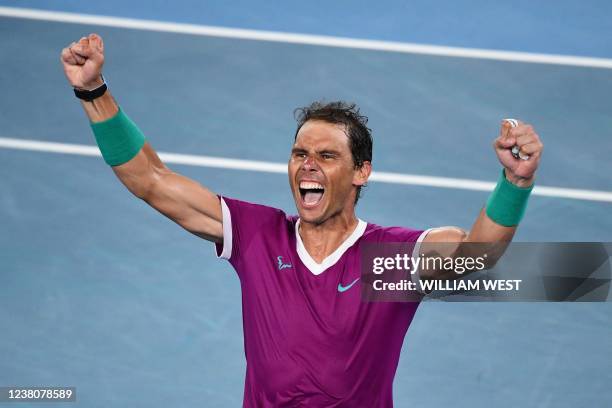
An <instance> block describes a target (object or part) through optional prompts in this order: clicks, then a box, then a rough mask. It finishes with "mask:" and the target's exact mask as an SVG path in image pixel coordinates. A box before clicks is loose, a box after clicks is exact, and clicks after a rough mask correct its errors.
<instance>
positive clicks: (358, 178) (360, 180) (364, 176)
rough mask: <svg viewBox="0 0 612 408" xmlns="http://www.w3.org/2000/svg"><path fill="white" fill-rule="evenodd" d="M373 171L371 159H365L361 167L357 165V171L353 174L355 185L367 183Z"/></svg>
mask: <svg viewBox="0 0 612 408" xmlns="http://www.w3.org/2000/svg"><path fill="white" fill-rule="evenodd" d="M371 173H372V163H371V162H369V161H364V162H363V164H362V165H361V167H357V168H356V169H355V173H354V174H353V185H354V186H363V185H364V184H365V183H367V182H368V179H369V178H370V174H371Z"/></svg>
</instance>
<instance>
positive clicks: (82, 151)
mask: <svg viewBox="0 0 612 408" xmlns="http://www.w3.org/2000/svg"><path fill="white" fill-rule="evenodd" d="M0 148H5V149H17V150H27V151H37V152H47V153H61V154H74V155H79V156H101V154H100V151H99V150H98V147H97V146H92V145H81V144H71V143H56V142H44V141H39V140H24V139H11V138H4V137H0ZM158 154H159V156H160V158H161V159H162V160H163V161H164V162H165V163H168V164H182V165H187V166H197V167H213V168H220V169H231V170H246V171H260V172H264V173H280V174H285V173H287V164H286V163H273V162H264V161H256V160H243V159H230V158H224V157H211V156H199V155H191V154H178V153H163V152H158ZM370 180H371V181H377V182H381V183H391V184H406V185H413V186H426V187H439V188H452V189H458V190H473V191H491V190H493V188H494V187H495V183H493V182H489V181H480V180H471V179H460V178H450V177H434V176H422V175H417V174H402V173H388V172H381V171H375V172H372V176H371V177H370ZM532 194H534V195H539V196H545V197H557V198H573V199H577V200H587V201H603V202H609V203H612V191H598V190H580V189H573V188H563V187H546V186H535V188H534V189H533V193H532Z"/></svg>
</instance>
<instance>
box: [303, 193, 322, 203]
mask: <svg viewBox="0 0 612 408" xmlns="http://www.w3.org/2000/svg"><path fill="white" fill-rule="evenodd" d="M322 196H323V193H320V192H313V191H308V192H306V194H304V202H305V203H306V204H316V203H318V202H319V200H320V199H321V197H322Z"/></svg>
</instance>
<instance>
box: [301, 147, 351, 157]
mask: <svg viewBox="0 0 612 408" xmlns="http://www.w3.org/2000/svg"><path fill="white" fill-rule="evenodd" d="M291 153H308V150H306V149H304V148H302V147H294V148H293V149H291ZM324 153H327V154H333V155H336V156H340V152H339V151H338V150H333V149H323V150H318V151H317V154H324Z"/></svg>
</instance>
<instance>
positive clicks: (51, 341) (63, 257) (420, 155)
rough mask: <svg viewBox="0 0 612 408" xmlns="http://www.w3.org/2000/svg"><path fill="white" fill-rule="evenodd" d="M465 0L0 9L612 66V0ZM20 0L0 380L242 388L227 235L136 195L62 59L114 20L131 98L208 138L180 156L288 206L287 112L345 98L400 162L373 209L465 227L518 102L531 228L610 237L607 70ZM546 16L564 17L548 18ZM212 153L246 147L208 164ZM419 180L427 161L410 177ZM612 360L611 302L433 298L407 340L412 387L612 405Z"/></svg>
mask: <svg viewBox="0 0 612 408" xmlns="http://www.w3.org/2000/svg"><path fill="white" fill-rule="evenodd" d="M450 3H451V2H448V4H446V3H445V2H441V3H440V4H439V6H440V7H441V8H442V9H444V7H445V6H447V7H449V8H448V9H447V10H448V11H449V12H448V14H443V13H441V12H440V11H439V10H440V9H439V8H434V7H433V6H429V5H427V4H425V2H416V3H414V6H413V8H407V7H404V6H401V4H400V3H396V2H388V3H384V2H383V3H380V4H379V5H377V6H376V7H374V5H373V4H371V5H366V4H358V5H352V7H353V8H354V10H353V11H354V13H352V14H350V16H351V17H346V18H344V17H345V13H348V11H347V8H348V7H349V6H350V5H351V4H350V3H347V2H341V3H338V4H336V5H334V6H330V7H329V8H325V9H323V6H324V3H314V4H313V7H312V8H307V7H305V6H297V5H296V6H292V7H288V6H286V5H285V6H284V7H281V6H278V7H276V8H275V7H273V6H271V5H270V4H260V5H259V6H257V2H255V3H251V2H234V3H232V5H231V6H227V5H226V6H223V5H222V4H221V2H211V3H207V5H206V6H203V5H200V4H199V2H179V3H172V4H171V5H170V4H169V3H166V2H161V1H157V2H152V3H151V4H150V5H149V6H142V7H137V6H135V5H130V6H125V5H123V4H122V3H119V2H117V1H113V2H104V4H95V5H83V4H80V3H79V2H70V1H59V2H34V1H19V2H17V1H0V6H9V7H45V8H47V9H49V10H55V11H66V12H73V13H88V14H93V15H113V16H116V17H125V18H134V19H147V20H159V21H168V22H173V23H189V24H194V25H213V26H222V27H233V28H245V29H252V30H272V31H279V32H299V33H305V34H311V35H327V36H341V37H350V38H360V39H372V40H381V41H397V42H414V43H426V44H434V45H447V46H456V47H472V48H487V49H495V48H497V49H499V50H508V51H518V52H523V51H526V52H530V53H539V54H546V55H547V54H563V55H566V56H567V55H569V56H571V55H574V56H578V57H584V58H591V57H593V58H598V60H597V61H599V62H601V63H602V64H604V65H605V64H610V66H611V67H612V63H610V61H611V60H609V59H608V58H612V48H610V47H611V45H610V42H609V41H604V39H605V38H610V37H609V35H611V34H612V33H610V31H611V29H610V27H609V26H608V25H605V24H603V16H605V15H610V12H611V11H612V10H611V8H612V7H611V6H610V5H609V3H605V2H600V3H597V2H594V3H592V4H591V6H588V7H587V6H581V4H583V3H579V2H563V1H562V2H555V3H554V4H555V5H556V8H555V12H554V13H553V15H552V16H551V15H550V14H547V13H550V10H549V9H547V8H546V7H545V6H544V5H539V6H537V8H536V9H529V8H528V6H527V3H526V2H524V4H522V6H520V7H519V6H517V7H516V8H515V9H513V10H510V11H509V10H508V9H506V8H504V7H506V6H497V7H498V8H497V9H496V8H494V7H493V6H491V5H490V4H489V2H471V3H470V5H469V6H465V7H464V8H461V9H459V8H457V7H456V6H452V5H450ZM485 3H486V4H485ZM545 3H546V2H543V4H545ZM377 4H378V3H377ZM453 7H454V8H453ZM6 10H7V9H1V10H0V56H1V64H2V69H1V70H0V84H2V93H1V94H0V174H1V175H2V177H1V179H2V189H0V219H1V220H2V222H1V225H2V229H1V231H2V232H1V233H0V248H1V250H0V251H1V258H2V267H1V269H0V278H1V285H0V323H1V327H2V332H1V333H2V334H1V335H0V355H1V356H2V357H0V386H8V385H58V386H60V385H66V386H68V385H69V386H75V387H77V395H78V403H77V404H76V406H83V407H119V406H131V407H168V406H176V407H194V406H202V407H236V406H240V404H241V401H242V392H243V381H244V371H245V361H244V352H243V343H242V328H241V325H242V321H241V310H240V288H239V283H238V279H237V276H236V275H235V273H234V271H233V270H232V269H231V267H230V266H229V264H227V263H225V262H224V261H219V260H217V259H216V258H215V256H214V250H213V246H212V245H211V244H208V243H207V242H205V241H202V240H199V239H198V238H195V237H193V236H191V235H189V234H188V233H186V232H184V231H182V230H181V229H180V228H178V227H176V226H175V225H174V224H172V223H171V222H170V221H168V220H167V219H165V218H164V217H161V216H160V215H159V214H157V213H156V212H155V211H153V210H151V209H150V208H148V207H147V206H146V204H144V203H142V202H139V201H138V200H136V199H134V198H132V197H131V196H130V195H129V193H128V192H127V191H126V190H125V189H124V187H123V186H122V185H121V184H120V183H119V182H118V181H117V180H116V179H115V177H114V175H113V173H112V171H111V170H110V169H109V168H108V167H107V166H106V165H105V164H104V162H103V161H102V159H101V158H99V157H92V156H90V155H89V153H88V152H91V150H87V146H93V144H94V142H93V137H92V135H91V132H90V130H89V127H88V124H87V120H86V118H85V116H84V113H83V112H82V110H81V107H80V106H79V104H78V103H77V101H76V100H75V98H74V96H73V95H72V92H71V90H70V88H69V87H68V85H67V82H66V81H65V79H64V76H63V73H62V70H61V66H60V63H59V53H60V50H61V49H62V48H63V47H64V46H66V44H68V43H70V42H71V41H73V40H76V39H78V38H80V37H81V36H83V35H86V34H88V33H90V32H97V33H99V34H100V35H102V37H103V38H104V41H105V45H106V64H105V70H104V73H105V76H106V78H107V80H108V82H109V86H110V89H111V90H112V92H113V94H114V96H115V97H116V99H117V100H118V101H119V103H120V104H121V105H122V107H123V109H124V110H125V111H126V112H127V113H128V114H129V115H130V116H131V117H132V118H133V119H134V121H135V122H136V123H138V124H139V125H140V127H141V128H142V130H143V131H144V133H145V134H146V135H147V137H148V139H149V141H150V142H151V144H152V145H153V146H154V147H155V148H156V149H157V150H158V151H161V152H168V153H174V154H182V155H191V156H189V157H191V159H190V160H191V161H189V160H187V159H185V156H170V157H174V161H175V162H174V163H173V162H172V160H170V162H171V164H170V167H171V168H173V169H175V170H177V171H179V172H180V173H182V174H185V175H186V176H189V177H192V178H194V179H196V180H198V181H200V182H201V183H203V184H204V185H206V186H207V187H209V188H210V189H212V190H213V191H215V192H218V193H222V194H224V195H227V196H230V197H237V198H240V199H243V200H248V201H254V202H258V203H264V204H268V205H272V206H277V207H280V208H282V209H284V210H285V211H287V212H290V213H293V212H294V204H293V201H292V197H291V195H290V193H289V188H288V183H287V180H286V179H287V177H286V175H284V174H282V173H281V171H282V164H283V163H286V160H287V158H288V154H289V150H290V146H291V143H292V138H293V133H294V130H295V122H294V120H293V116H292V111H293V109H294V108H296V107H298V106H303V105H306V104H308V103H310V102H311V101H312V100H315V99H321V98H324V99H327V100H334V99H347V100H352V101H354V102H356V103H358V104H359V105H360V106H361V107H362V111H363V112H364V113H365V114H366V115H368V116H369V118H370V127H371V128H372V129H373V134H374V142H375V144H374V162H373V165H374V169H375V170H378V171H380V172H382V173H380V174H381V177H380V180H379V181H373V182H372V183H370V185H369V186H368V188H367V189H366V190H365V193H364V196H363V198H362V200H361V201H360V203H359V206H358V215H359V216H360V218H362V219H365V220H368V221H371V222H375V223H377V224H382V225H403V226H409V227H414V228H426V227H432V226H441V225H458V226H461V227H463V228H466V229H469V228H470V226H471V225H470V223H471V222H472V221H473V220H474V219H475V217H476V215H477V213H478V211H479V210H480V208H481V206H482V205H483V203H484V201H485V200H486V197H487V196H488V192H487V191H484V190H486V186H487V185H485V186H484V187H482V185H480V184H478V183H479V182H489V183H492V182H494V181H495V180H496V178H497V176H498V171H499V164H498V163H497V159H496V158H495V154H494V152H493V151H492V148H491V142H492V140H493V138H494V137H495V136H496V134H497V131H498V127H499V122H500V120H501V119H502V118H504V117H508V116H512V117H517V118H522V119H524V120H525V121H528V122H530V123H533V124H534V126H535V127H536V129H537V130H538V133H539V134H540V136H541V137H542V139H543V141H544V144H545V146H546V148H545V153H544V158H543V161H542V165H541V168H540V170H539V172H538V180H537V183H538V187H549V188H550V189H548V190H546V189H543V190H541V194H539V195H534V196H532V198H531V199H530V206H529V208H528V211H527V214H526V216H525V219H524V221H523V224H522V225H521V227H520V228H519V230H518V233H517V235H516V240H518V241H534V242H535V241H605V242H609V241H612V216H611V215H612V213H611V210H612V180H611V177H610V175H611V174H612V161H610V157H612V142H611V139H610V132H611V129H612V115H611V114H610V110H609V106H610V95H612V70H611V69H610V68H605V67H594V66H588V64H583V65H587V66H580V64H548V63H527V62H523V61H521V60H520V58H519V59H517V60H502V59H491V58H463V57H449V56H444V55H433V54H431V53H430V54H427V53H413V52H396V51H383V50H380V49H375V47H374V48H370V49H363V48H362V49H359V48H351V47H331V46H324V45H313V44H308V43H302V44H298V43H295V42H294V43H292V42H287V41H260V40H250V39H247V38H229V37H228V36H210V35H198V34H193V33H192V34H190V33H183V32H168V30H165V31H160V30H136V29H132V28H125V27H121V26H116V27H111V26H109V25H99V24H74V23H67V22H64V21H49V19H44V18H43V19H31V18H27V19H26V18H16V17H9V16H7V15H6ZM579 10H580V11H581V14H580V16H579V17H576V18H575V19H572V20H570V18H573V17H572V16H573V15H574V13H577V11H579ZM273 11H276V14H275V13H273ZM511 11H512V12H511ZM401 13H404V15H405V16H406V24H405V25H403V24H402V21H401V19H400V18H398V15H402V14H401ZM606 13H607V14H606ZM496 16H497V17H499V19H500V20H499V21H498V22H497V23H493V22H492V21H491V20H492V19H493V18H495V17H496ZM540 16H548V17H550V18H548V19H546V22H545V23H542V24H539V21H538V17H540ZM469 18H471V19H472V23H473V24H469V23H468V22H466V19H469ZM427 21H431V24H429V25H428V24H426V22H427ZM565 21H570V22H568V23H567V24H565ZM478 22H481V24H480V25H479V24H476V23H478ZM370 23H371V24H370ZM408 23H410V24H408ZM359 24H361V25H362V27H363V29H361V28H358V27H359ZM473 26H474V27H476V28H473ZM496 26H504V27H506V26H511V27H512V29H513V30H515V31H514V32H509V31H508V30H495V28H496ZM444 30H446V34H444ZM366 48H367V47H366ZM572 61H579V62H580V61H584V60H581V59H580V58H577V59H574V60H572ZM31 141H39V142H45V143H46V144H38V145H34V144H28V142H31ZM60 144H61V145H60ZM72 145H79V146H81V148H80V150H79V149H76V150H75V153H77V154H68V151H70V149H71V147H70V146H72ZM83 145H84V146H85V147H84V148H83V147H82V146H83ZM11 146H12V147H11ZM34 146H38V147H37V148H35V147H34ZM73 147H74V146H73ZM53 149H56V150H58V151H59V153H58V152H51V150H53ZM94 151H95V149H94ZM192 156H196V158H194V157H192ZM201 156H207V157H213V158H223V159H228V160H220V161H218V162H217V164H216V165H215V166H213V165H211V163H212V162H211V161H210V160H209V161H206V160H203V159H202V157H201ZM198 158H199V159H198ZM229 159H242V160H251V161H258V163H251V162H248V163H247V164H245V162H233V161H232V160H229ZM181 160H182V162H183V163H185V162H186V161H188V162H189V163H190V164H179V163H178V162H180V161H181ZM198 160H199V161H198ZM259 162H264V163H263V164H262V163H259ZM277 164H281V166H280V167H279V166H278V165H277ZM240 166H243V167H244V168H246V170H237V169H236V167H240ZM266 166H268V167H266ZM279 169H280V170H279ZM385 173H393V174H392V176H393V177H395V178H393V177H392V176H388V177H386V178H385V177H384V176H385ZM410 176H424V178H423V179H419V180H421V183H420V185H416V184H415V180H416V179H415V178H410ZM449 178H450V179H461V180H464V181H466V180H467V184H466V185H465V186H464V187H463V186H462V185H459V184H458V183H455V184H453V183H454V181H453V180H449ZM393 180H395V182H392V181H393ZM398 180H399V181H398ZM445 180H446V181H445ZM445 182H446V186H445V187H436V186H435V185H436V183H441V184H444V183H445ZM479 186H480V187H479ZM553 187H554V188H553ZM555 188H556V189H555ZM572 194H575V195H577V196H578V197H579V198H578V199H576V198H568V195H572ZM611 356H612V306H611V304H610V303H582V304H579V303H576V304H560V303H557V304H552V303H547V304H545V303H532V304H491V303H479V304H477V303H473V304H455V303H452V304H447V303H439V302H426V303H424V304H423V305H421V306H420V309H419V312H418V313H417V315H416V317H415V320H414V322H413V323H412V325H411V327H410V329H409V331H408V334H407V336H406V340H405V342H404V348H403V352H402V357H401V360H400V364H399V367H398V372H397V376H396V379H395V385H394V395H395V404H396V406H397V407H412V406H423V407H443V406H449V405H457V406H471V407H483V408H484V407H489V406H493V405H494V406H496V407H498V408H502V407H516V406H525V407H576V406H591V407H604V406H611V405H612V389H611V388H610V386H609V385H610V384H611V383H612V374H611V368H612V367H611V361H612V360H611ZM0 405H1V404H0ZM32 406H34V405H32ZM40 406H47V404H40ZM54 406H55V405H54ZM57 406H62V405H61V404H58V405H57ZM65 406H75V404H66V405H65Z"/></svg>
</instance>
